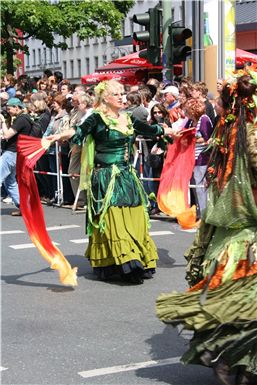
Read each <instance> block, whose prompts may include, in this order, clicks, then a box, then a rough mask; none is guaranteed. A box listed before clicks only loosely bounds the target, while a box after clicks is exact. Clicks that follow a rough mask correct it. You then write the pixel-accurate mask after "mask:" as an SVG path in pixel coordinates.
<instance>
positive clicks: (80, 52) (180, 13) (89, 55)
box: [24, 0, 257, 83]
mask: <svg viewBox="0 0 257 385" xmlns="http://www.w3.org/2000/svg"><path fill="white" fill-rule="evenodd" d="M92 1H93V0H92ZM164 1H167V0H164ZM202 1H203V2H206V3H208V1H210V0H202ZM158 3H160V2H159V1H157V0H137V1H136V3H135V5H134V7H133V8H132V9H131V10H130V12H129V13H128V15H127V16H126V18H125V20H124V21H123V23H122V26H121V31H122V36H123V38H122V39H121V40H119V41H117V40H112V39H111V38H110V37H109V36H107V37H102V38H90V39H89V38H87V39H85V40H83V41H82V40H80V39H79V38H78V36H77V35H76V34H74V35H72V36H71V37H70V38H68V39H67V40H66V43H67V45H68V48H67V49H66V50H61V49H60V48H52V49H49V48H47V47H46V46H45V45H42V42H41V41H39V40H36V39H33V38H31V39H29V40H28V41H26V44H27V46H28V47H29V53H30V54H29V55H25V65H24V69H25V73H26V74H27V75H29V76H31V77H34V76H36V77H40V76H42V74H43V72H44V70H45V69H46V68H48V69H51V70H52V71H53V72H54V71H61V72H62V73H63V76H64V78H65V79H68V80H70V81H71V83H80V81H81V77H82V76H83V75H88V74H90V73H93V72H95V70H96V69H97V68H98V67H102V66H104V65H105V64H107V63H109V62H111V61H112V60H114V59H116V58H118V57H120V56H125V55H127V54H129V53H132V52H133V44H132V35H133V32H136V31H139V30H140V29H141V30H142V29H143V27H140V26H139V25H137V24H135V23H133V20H132V18H133V15H134V14H139V13H144V12H146V11H147V10H148V9H149V8H153V7H155V6H156V5H157V4H158ZM170 3H171V21H178V20H183V19H184V18H185V14H184V12H185V4H186V9H187V12H186V18H185V19H186V20H187V22H188V23H189V21H190V23H192V22H193V21H192V12H191V8H190V5H189V3H190V1H188V2H187V1H180V0H175V1H174V0H173V1H171V2H170ZM256 9H257V0H238V1H236V46H237V47H238V48H242V49H244V50H248V51H251V52H253V53H257V22H256ZM211 20H212V19H210V23H211ZM190 23H189V24H190ZM214 24H216V22H215V23H214ZM214 27H215V28H216V25H215V26H214ZM59 39H62V38H61V37H60V36H56V37H55V41H56V42H58V41H59ZM62 41H63V40H62Z"/></svg>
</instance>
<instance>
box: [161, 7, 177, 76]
mask: <svg viewBox="0 0 257 385" xmlns="http://www.w3.org/2000/svg"><path fill="white" fill-rule="evenodd" d="M171 22H172V20H171V0H164V1H162V46H163V52H162V66H163V70H162V76H163V82H164V83H168V82H171V83H173V77H174V71H173V65H172V63H171V44H172V43H171V39H170V34H169V26H170V25H171Z"/></svg>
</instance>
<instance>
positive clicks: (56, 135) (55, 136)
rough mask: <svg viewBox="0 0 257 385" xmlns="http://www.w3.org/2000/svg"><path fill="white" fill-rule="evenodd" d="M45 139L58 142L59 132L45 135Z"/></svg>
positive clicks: (59, 138)
mask: <svg viewBox="0 0 257 385" xmlns="http://www.w3.org/2000/svg"><path fill="white" fill-rule="evenodd" d="M45 139H46V140H49V141H50V142H51V144H52V143H55V142H59V141H60V140H61V134H54V135H49V136H46V137H45Z"/></svg>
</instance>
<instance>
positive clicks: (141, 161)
mask: <svg viewBox="0 0 257 385" xmlns="http://www.w3.org/2000/svg"><path fill="white" fill-rule="evenodd" d="M143 141H152V139H144V138H136V142H138V149H137V150H136V152H135V155H134V161H133V167H135V168H136V165H137V162H138V159H139V179H140V180H142V181H159V180H160V178H146V177H144V173H143V165H144V156H143V155H144V153H143ZM55 146H56V147H55V150H56V169H57V172H56V173H54V172H50V171H39V170H34V173H35V174H42V175H56V178H57V191H55V198H56V200H57V201H56V204H55V206H58V207H61V206H62V205H63V182H62V178H63V177H65V178H71V177H73V176H75V177H79V176H80V174H63V173H62V161H61V146H60V145H59V144H58V143H57V142H56V143H55ZM199 187H200V188H202V187H205V186H204V185H193V184H189V188H199ZM80 192H81V190H80V188H78V190H77V193H76V196H75V200H74V203H73V206H72V211H73V212H75V211H76V209H77V204H78V198H79V194H80Z"/></svg>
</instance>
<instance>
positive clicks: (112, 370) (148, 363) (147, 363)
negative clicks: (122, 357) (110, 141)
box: [78, 357, 180, 378]
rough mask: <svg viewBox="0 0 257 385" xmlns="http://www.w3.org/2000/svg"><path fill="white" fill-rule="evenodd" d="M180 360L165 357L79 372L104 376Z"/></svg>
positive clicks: (82, 375) (169, 363) (92, 375)
mask: <svg viewBox="0 0 257 385" xmlns="http://www.w3.org/2000/svg"><path fill="white" fill-rule="evenodd" d="M179 362H180V357H172V358H165V359H163V360H153V361H145V362H137V363H134V364H128V365H118V366H110V367H109V368H100V369H93V370H86V371H83V372H78V374H79V375H80V376H81V377H83V378H92V377H97V376H104V375H106V374H112V373H120V372H128V371H131V370H137V369H144V368H150V367H156V366H164V365H174V364H178V363H179Z"/></svg>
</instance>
